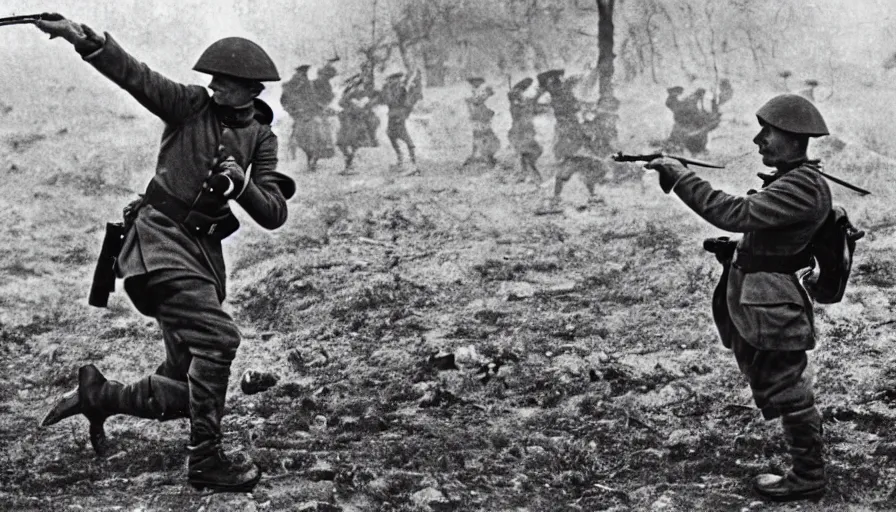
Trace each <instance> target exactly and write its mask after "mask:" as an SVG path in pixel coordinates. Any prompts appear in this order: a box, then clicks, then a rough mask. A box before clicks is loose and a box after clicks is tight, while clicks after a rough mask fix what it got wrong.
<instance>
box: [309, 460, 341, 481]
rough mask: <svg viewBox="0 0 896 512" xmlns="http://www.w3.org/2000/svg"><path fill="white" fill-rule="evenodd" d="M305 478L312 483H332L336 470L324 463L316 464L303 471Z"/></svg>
mask: <svg viewBox="0 0 896 512" xmlns="http://www.w3.org/2000/svg"><path fill="white" fill-rule="evenodd" d="M305 478H307V479H308V480H311V481H312V482H321V481H324V480H326V481H332V480H335V479H336V470H335V469H333V466H331V465H330V464H328V463H326V462H318V463H317V464H315V465H314V467H312V468H311V469H309V470H308V471H305Z"/></svg>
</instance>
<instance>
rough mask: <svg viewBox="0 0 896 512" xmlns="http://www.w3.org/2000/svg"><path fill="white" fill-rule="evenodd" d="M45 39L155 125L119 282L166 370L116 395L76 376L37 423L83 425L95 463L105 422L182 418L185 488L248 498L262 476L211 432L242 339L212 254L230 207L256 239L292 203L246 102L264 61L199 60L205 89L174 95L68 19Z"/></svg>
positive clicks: (46, 27) (224, 47)
mask: <svg viewBox="0 0 896 512" xmlns="http://www.w3.org/2000/svg"><path fill="white" fill-rule="evenodd" d="M37 25H38V27H39V28H40V29H41V30H43V31H44V32H46V33H49V34H50V35H51V37H57V36H58V37H62V38H64V39H65V40H67V41H69V42H70V43H72V44H73V45H74V47H75V49H76V50H77V51H78V52H79V53H80V54H81V55H82V56H83V58H84V60H86V61H87V62H88V63H89V64H91V65H92V66H93V67H94V68H96V69H97V70H98V71H99V72H100V73H102V74H103V75H104V76H106V77H107V78H109V79H110V80H111V81H113V82H114V83H116V84H118V85H119V86H120V87H121V88H123V89H124V90H125V91H127V92H128V93H129V94H131V95H132V96H133V97H134V98H135V99H137V101H139V102H140V104H141V105H143V106H144V107H146V109H147V110H149V111H150V112H151V113H153V114H154V115H156V116H158V117H159V118H160V119H161V120H162V121H164V123H165V127H164V131H163V133H162V138H161V144H160V148H159V156H158V160H157V164H156V172H155V176H154V177H153V178H152V180H151V181H150V182H149V186H148V187H147V189H146V192H145V194H144V195H143V197H142V198H141V199H140V200H138V201H136V202H134V203H132V204H131V205H129V207H128V208H127V209H126V221H127V224H128V226H129V227H128V229H127V232H126V235H125V238H124V242H123V246H122V249H121V251H120V253H119V254H118V259H117V266H116V270H117V274H118V277H120V278H122V279H124V289H125V290H126V292H127V294H128V296H129V297H130V299H131V301H132V302H133V303H134V305H135V306H136V308H137V309H138V310H139V311H140V312H141V313H143V314H145V315H148V316H151V317H154V318H155V319H156V320H157V321H158V323H159V325H160V326H161V329H162V333H163V338H164V347H165V356H166V357H165V359H164V360H163V362H162V363H161V364H160V365H159V367H158V368H157V369H156V371H155V373H154V374H152V375H149V376H147V377H144V378H143V379H140V380H138V381H137V382H134V383H131V384H128V385H124V384H122V383H120V382H116V381H111V380H106V378H105V377H104V376H103V375H102V373H100V371H99V370H98V369H97V368H96V366H94V365H92V364H89V365H86V366H82V367H81V368H80V369H79V372H78V387H77V388H76V389H75V390H73V391H72V392H70V393H68V394H66V395H65V396H63V397H62V399H61V400H60V401H59V402H58V403H57V404H56V405H55V406H54V407H53V408H52V409H51V410H50V412H49V413H48V414H47V415H46V417H45V418H44V420H43V421H42V425H43V426H48V425H53V424H55V423H57V422H59V421H61V420H63V419H65V418H68V417H71V416H74V415H78V414H81V415H83V416H85V417H86V418H87V420H88V421H89V423H90V440H91V443H92V444H93V447H94V449H95V450H96V451H97V452H98V453H102V452H104V449H105V447H106V446H107V439H106V435H105V430H104V423H105V421H106V419H107V418H109V417H110V416H113V415H115V414H127V415H131V416H137V417H140V418H152V419H157V420H167V419H173V418H189V420H190V440H189V446H188V452H189V456H188V463H187V473H188V481H189V483H190V484H192V485H193V486H194V487H197V488H211V489H213V490H217V491H242V492H248V491H251V490H252V489H253V488H254V487H255V484H256V483H257V482H258V480H259V478H260V476H261V473H260V471H259V469H258V467H257V466H256V465H255V464H254V462H253V461H252V459H251V458H250V457H249V456H248V454H245V453H237V454H235V455H234V454H226V453H225V452H224V449H223V447H222V437H223V436H222V431H221V419H222V416H223V414H224V402H225V398H226V394H227V383H228V380H229V377H230V366H231V362H232V361H233V359H234V357H235V356H236V353H237V349H238V347H239V345H240V332H239V329H238V328H237V326H236V324H235V323H234V321H233V319H232V318H231V317H230V315H228V314H227V313H226V312H225V311H224V309H223V308H222V302H223V301H224V298H225V290H226V288H225V277H226V271H225V267H224V258H223V253H222V249H221V240H222V239H223V238H225V237H227V236H228V235H229V234H231V233H233V232H234V231H235V230H236V229H237V228H238V226H239V222H238V221H237V219H236V217H235V216H234V215H233V213H232V212H231V210H230V205H231V204H232V203H236V204H239V205H240V207H242V208H243V210H245V211H246V213H248V214H249V216H250V217H251V218H252V219H253V220H254V221H255V222H257V223H258V224H259V225H261V226H262V227H264V228H267V229H275V228H277V227H279V226H281V225H282V224H283V223H284V222H285V221H286V215H287V206H286V200H287V199H288V198H290V197H291V196H292V195H293V193H294V192H295V184H294V182H293V180H292V179H290V178H289V177H287V176H285V175H283V174H280V173H278V172H277V171H276V168H277V137H276V136H275V135H274V134H273V133H272V131H271V127H270V123H271V121H272V111H271V109H270V108H269V107H267V106H266V105H265V104H264V103H263V102H262V101H261V100H259V99H258V98H257V96H258V95H259V93H260V92H261V91H262V89H263V88H264V85H263V83H262V82H266V81H276V80H279V79H280V77H279V75H278V73H277V69H276V67H275V66H274V63H273V62H272V61H271V59H270V57H269V56H268V55H267V53H265V51H264V50H263V49H262V48H261V47H260V46H258V45H257V44H255V43H254V42H252V41H249V40H247V39H244V38H240V37H228V38H225V39H221V40H219V41H217V42H215V43H214V44H212V45H211V46H209V47H208V49H206V50H205V52H204V53H203V54H202V55H201V56H200V58H199V60H198V62H197V63H196V65H195V66H194V67H193V69H194V70H196V71H199V72H201V73H206V74H209V75H211V82H210V83H209V85H208V88H209V89H211V91H212V94H211V95H210V94H209V93H208V91H207V90H206V88H205V87H202V86H199V85H183V84H180V83H177V82H174V81H172V80H170V79H168V78H166V77H164V76H162V75H161V74H159V73H156V72H155V71H153V70H152V69H150V68H149V67H148V66H147V65H146V64H143V63H141V62H140V61H138V60H136V59H135V58H134V57H132V56H131V55H130V54H128V52H127V51H125V50H124V49H123V48H122V47H121V46H120V45H119V44H118V42H117V41H116V40H115V39H114V38H113V37H112V36H111V35H109V34H108V33H107V34H105V35H100V34H97V33H95V32H94V31H93V30H91V29H90V28H89V27H87V26H85V25H81V24H78V23H74V22H72V21H70V20H67V19H64V18H63V19H61V20H58V21H40V22H38V23H37Z"/></svg>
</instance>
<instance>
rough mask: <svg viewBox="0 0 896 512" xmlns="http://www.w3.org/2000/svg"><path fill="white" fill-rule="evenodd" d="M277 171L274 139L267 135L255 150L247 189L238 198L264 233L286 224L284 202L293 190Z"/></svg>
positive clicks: (272, 136) (293, 184)
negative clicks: (265, 230) (264, 230)
mask: <svg viewBox="0 0 896 512" xmlns="http://www.w3.org/2000/svg"><path fill="white" fill-rule="evenodd" d="M276 168H277V136H276V135H274V134H273V133H270V132H268V137H266V138H264V139H263V140H262V141H261V142H260V143H259V144H258V147H257V148H256V150H255V158H254V159H253V160H252V171H251V174H250V176H249V181H248V183H247V184H246V189H245V190H244V191H243V193H242V194H240V196H239V198H237V203H239V205H240V206H242V207H243V209H244V210H246V213H248V214H249V216H250V217H252V220H254V221H255V222H257V223H258V225H259V226H261V227H263V228H265V229H276V228H279V227H280V226H282V225H283V224H284V223H285V222H286V215H287V208H286V200H287V199H289V198H290V197H292V196H293V194H294V193H295V190H296V186H295V183H294V182H293V181H292V180H291V179H290V178H288V177H286V176H284V175H283V174H280V173H279V172H276V170H275V169H276Z"/></svg>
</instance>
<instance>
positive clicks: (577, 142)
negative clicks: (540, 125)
mask: <svg viewBox="0 0 896 512" xmlns="http://www.w3.org/2000/svg"><path fill="white" fill-rule="evenodd" d="M564 74H565V71H564V70H562V69H552V70H549V71H545V72H543V73H539V74H538V86H539V88H540V89H541V90H542V91H544V92H547V93H549V94H550V96H551V103H550V104H551V110H553V111H554V119H555V124H554V158H555V159H557V161H558V162H562V161H563V160H565V159H567V158H569V157H571V156H573V155H575V154H576V152H577V151H578V150H579V148H580V147H581V145H582V131H581V127H580V125H579V101H578V99H576V97H575V94H573V87H574V86H575V85H576V80H575V79H573V78H567V79H565V80H564V78H563V75H564Z"/></svg>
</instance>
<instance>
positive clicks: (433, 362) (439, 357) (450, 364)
mask: <svg viewBox="0 0 896 512" xmlns="http://www.w3.org/2000/svg"><path fill="white" fill-rule="evenodd" d="M426 362H427V364H428V365H429V366H430V367H431V368H435V369H436V370H439V371H446V370H459V369H460V368H458V367H457V364H455V362H454V354H452V353H450V352H449V353H445V352H439V353H438V354H433V355H431V356H429V359H428V360H427V361H426Z"/></svg>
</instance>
